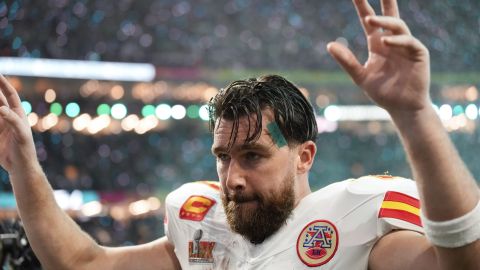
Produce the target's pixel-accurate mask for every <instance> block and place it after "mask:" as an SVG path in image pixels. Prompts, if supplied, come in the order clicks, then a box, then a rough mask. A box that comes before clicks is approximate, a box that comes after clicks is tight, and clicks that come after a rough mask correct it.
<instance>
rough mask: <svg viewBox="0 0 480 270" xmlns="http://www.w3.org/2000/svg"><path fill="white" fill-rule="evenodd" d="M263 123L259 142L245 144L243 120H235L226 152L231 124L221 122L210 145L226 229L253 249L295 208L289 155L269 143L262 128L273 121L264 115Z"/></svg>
mask: <svg viewBox="0 0 480 270" xmlns="http://www.w3.org/2000/svg"><path fill="white" fill-rule="evenodd" d="M262 118H263V119H262V120H263V130H262V134H261V136H260V138H259V139H258V140H257V141H255V142H252V143H248V144H245V143H244V138H245V137H246V136H247V133H248V132H249V130H248V124H249V123H248V118H244V119H240V125H239V129H238V133H237V140H236V141H235V143H234V144H233V147H232V148H231V149H228V148H227V145H228V142H229V139H230V135H231V134H230V133H231V130H232V125H233V124H232V122H231V121H227V120H224V119H220V120H219V121H220V122H219V123H218V124H217V127H216V129H215V131H214V143H213V146H212V151H213V153H214V155H215V156H216V157H217V172H218V175H219V178H220V181H221V184H222V190H223V194H222V202H223V205H224V208H225V213H226V216H227V221H228V224H229V225H230V228H231V229H232V230H233V231H234V232H237V233H239V234H241V235H243V236H244V237H245V238H247V239H248V240H250V242H252V243H254V244H259V243H262V242H263V241H264V240H265V239H266V238H268V237H269V236H271V235H272V234H273V233H275V232H276V231H277V230H278V229H279V228H280V227H282V225H284V224H285V221H286V220H287V218H288V217H289V216H290V214H291V212H292V210H293V208H294V206H295V203H296V198H295V179H296V176H295V170H294V168H295V163H294V151H292V150H291V149H290V148H289V147H288V146H283V147H280V148H279V147H278V146H277V145H276V144H275V142H274V141H272V137H271V136H270V134H269V132H268V130H267V129H266V126H267V124H268V123H269V122H270V121H271V120H270V119H273V117H271V115H270V114H269V112H268V111H267V112H265V113H264V115H263V117H262ZM251 121H254V120H251Z"/></svg>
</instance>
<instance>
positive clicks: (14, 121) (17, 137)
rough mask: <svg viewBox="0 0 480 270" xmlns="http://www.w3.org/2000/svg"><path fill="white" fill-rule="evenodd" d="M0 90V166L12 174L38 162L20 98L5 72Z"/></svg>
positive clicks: (1, 78)
mask: <svg viewBox="0 0 480 270" xmlns="http://www.w3.org/2000/svg"><path fill="white" fill-rule="evenodd" d="M0 90H1V91H0V165H1V166H2V167H3V168H4V169H5V170H7V171H8V172H9V174H10V175H11V176H12V174H20V173H23V172H26V171H28V170H30V169H33V168H34V166H36V165H38V161H37V157H36V152H35V145H34V143H33V138H32V132H31V129H30V125H29V124H28V121H27V117H26V115H25V112H24V111H23V108H22V105H21V102H20V98H19V96H18V94H17V91H16V90H15V88H13V86H12V85H11V84H10V83H9V82H8V81H7V79H5V77H3V76H2V75H0Z"/></svg>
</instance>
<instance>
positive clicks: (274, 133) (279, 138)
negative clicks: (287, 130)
mask: <svg viewBox="0 0 480 270" xmlns="http://www.w3.org/2000/svg"><path fill="white" fill-rule="evenodd" d="M267 129H268V132H270V136H271V137H272V141H273V142H274V143H275V144H276V145H277V146H278V148H281V147H283V146H285V145H287V140H285V137H283V134H282V131H281V130H280V128H279V127H278V125H277V123H276V122H271V123H269V124H268V125H267Z"/></svg>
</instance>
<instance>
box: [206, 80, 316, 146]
mask: <svg viewBox="0 0 480 270" xmlns="http://www.w3.org/2000/svg"><path fill="white" fill-rule="evenodd" d="M208 105H209V106H208V107H209V116H210V120H209V121H210V122H209V124H210V131H211V132H213V131H214V129H215V125H216V124H218V122H217V120H218V119H225V120H228V121H233V128H232V131H231V133H230V139H229V143H228V146H227V148H228V149H230V148H231V147H232V146H233V144H234V143H235V141H236V139H237V132H238V127H239V122H240V118H242V117H248V120H249V121H248V122H249V126H248V134H249V135H248V136H247V137H246V138H245V141H244V143H246V144H248V143H252V142H255V141H256V140H258V138H259V137H260V135H261V133H262V110H264V109H267V108H268V109H271V110H272V111H273V115H274V118H275V122H276V123H277V125H278V127H279V128H280V131H281V132H282V135H283V136H284V137H285V139H286V141H287V143H288V145H289V146H292V145H297V144H301V143H304V142H306V141H314V142H315V140H316V138H317V133H318V129H317V122H316V119H315V114H314V112H313V107H312V105H311V104H310V103H309V102H308V100H307V99H306V98H305V96H304V95H303V93H302V92H301V91H300V89H298V88H297V87H296V86H295V85H294V84H293V83H291V82H289V81H288V80H287V79H285V78H283V77H281V76H278V75H265V76H261V77H258V78H253V79H248V80H239V81H234V82H232V83H231V84H229V85H228V86H227V87H226V88H224V89H221V90H220V91H219V93H218V94H217V95H216V96H215V97H213V98H212V99H211V100H210V102H209V104H208ZM252 116H256V117H254V118H252ZM253 119H255V123H252V122H251V121H250V120H253ZM252 130H253V132H252Z"/></svg>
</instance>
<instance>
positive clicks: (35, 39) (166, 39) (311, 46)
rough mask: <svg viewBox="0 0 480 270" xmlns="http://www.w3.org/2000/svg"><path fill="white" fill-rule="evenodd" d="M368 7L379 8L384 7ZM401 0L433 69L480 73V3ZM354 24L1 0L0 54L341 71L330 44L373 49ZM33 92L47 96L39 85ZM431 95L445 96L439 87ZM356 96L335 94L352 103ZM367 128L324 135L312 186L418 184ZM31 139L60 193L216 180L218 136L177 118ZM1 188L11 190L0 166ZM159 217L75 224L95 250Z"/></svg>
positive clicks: (344, 4) (151, 231) (60, 0)
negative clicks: (390, 180)
mask: <svg viewBox="0 0 480 270" xmlns="http://www.w3.org/2000/svg"><path fill="white" fill-rule="evenodd" d="M371 2H372V4H373V5H374V6H375V7H376V9H377V10H380V7H379V1H371ZM399 2H400V3H399V5H400V10H401V13H402V16H403V18H405V20H406V21H408V23H409V25H410V27H411V30H412V32H413V33H414V35H415V36H417V37H418V38H419V39H420V40H421V41H422V42H424V43H425V44H426V45H427V47H429V48H430V51H431V55H432V69H433V70H434V71H455V72H458V71H462V72H469V71H478V70H479V63H480V50H478V48H477V47H478V45H477V44H480V33H479V32H480V19H479V18H478V12H479V11H480V1H478V0H464V1H461V2H460V1H454V0H438V1H421V0H407V1H399ZM355 17H356V15H355V10H354V8H353V6H352V4H351V0H337V1H327V0H321V1H313V0H310V1H308V0H274V1H259V0H228V1H213V0H198V1H174V0H161V1H159V0H157V1H153V0H145V1H143V0H142V1H134V0H118V1H109V0H97V1H93V0H78V1H73V0H46V1H28V0H10V1H1V2H0V56H19V57H33V58H58V59H78V60H101V61H122V62H148V63H153V64H154V65H155V66H157V67H166V68H176V67H181V68H183V67H187V68H190V67H194V68H195V67H198V68H212V69H272V70H289V69H312V70H316V69H321V70H337V71H338V69H339V68H338V66H337V64H336V63H334V62H333V60H332V59H331V58H330V57H329V56H328V55H327V52H326V48H325V47H326V44H327V42H329V41H331V40H339V41H341V42H344V43H346V44H348V46H349V47H350V48H351V49H353V50H354V51H357V52H359V54H358V55H359V57H360V58H361V59H365V58H366V48H365V46H366V42H365V39H364V35H363V32H362V30H361V27H360V25H359V23H358V21H357V20H356V19H353V18H355ZM63 83H64V84H68V85H70V87H71V88H72V89H73V90H72V91H78V89H80V87H77V86H75V87H72V85H78V84H81V83H79V82H78V81H72V82H68V81H67V82H65V81H64V82H63ZM222 83H223V82H222ZM465 83H468V82H465ZM35 87H38V89H35V91H37V90H38V91H45V89H46V88H47V87H43V86H42V85H41V84H39V83H37V84H36V86H35ZM435 87H436V89H437V90H438V91H437V94H438V95H440V94H439V93H440V92H441V90H442V87H443V86H435ZM25 88H28V87H27V86H26V87H25ZM127 88H128V87H126V89H127ZM327 88H328V87H327ZM60 90H63V92H64V93H63V95H64V96H68V97H66V99H67V98H68V99H70V98H71V97H70V96H74V97H75V98H78V96H79V93H78V92H75V93H74V94H71V92H72V91H70V90H71V89H68V87H65V88H64V89H60ZM347 90H352V89H351V87H350V89H347ZM69 91H70V93H69ZM462 91H463V90H462ZM355 93H356V92H355ZM462 93H463V92H462ZM475 93H476V92H475ZM23 94H24V95H23V96H28V95H37V94H38V93H33V94H32V93H23ZM59 95H60V94H59ZM357 96H358V95H357ZM317 97H318V96H313V95H312V97H311V101H312V103H315V104H316V105H315V106H317V109H318V106H319V100H318V98H317ZM362 97H363V96H362ZM92 98H93V97H92V96H86V97H85V96H84V97H82V98H81V100H80V105H81V106H84V107H88V106H89V104H88V103H92V102H91V100H92ZM182 98H183V99H185V97H182ZM182 98H178V99H179V100H181V99H182ZM315 98H317V100H315ZM347 98H348V99H349V100H346V99H347ZM353 98H354V97H350V96H348V95H347V94H345V95H343V94H341V95H339V97H338V99H339V100H341V101H343V102H345V103H347V102H348V101H350V102H352V100H353ZM462 98H463V96H462ZM477 98H478V97H477V96H475V97H474V98H472V101H475V100H476V99H477ZM105 99H106V98H105ZM342 99H343V100H342ZM39 100H40V101H41V100H42V97H41V96H40V97H37V100H36V101H37V102H39ZM199 100H200V98H197V99H196V100H195V102H199ZM154 101H155V102H157V101H159V100H154ZM42 102H43V101H42ZM361 102H364V100H363V101H361ZM97 103H98V102H97ZM352 103H359V102H358V100H356V101H353V102H352ZM92 104H93V103H92ZM34 105H35V104H34ZM95 105H96V104H95ZM46 106H47V105H45V111H48V110H47V109H46V108H47V107H46ZM34 107H35V106H34ZM92 108H93V105H92ZM92 110H93V109H92ZM351 124H352V125H366V123H356V124H353V123H351ZM370 126H371V127H373V128H372V129H373V130H374V132H359V130H360V129H357V130H356V129H355V128H349V129H342V128H340V129H338V130H337V131H335V132H334V133H322V134H320V136H319V139H318V141H317V145H318V154H317V161H316V163H315V165H314V167H313V169H312V171H311V185H312V187H313V188H314V189H316V188H320V187H322V186H325V185H327V184H329V183H332V182H334V181H338V180H343V179H346V178H350V177H358V176H361V175H365V174H384V173H385V174H392V175H401V176H406V177H411V173H410V170H409V168H408V165H407V161H406V160H405V154H404V152H403V149H402V147H401V145H400V142H399V140H398V138H397V137H396V135H395V134H394V133H393V132H391V131H392V127H391V125H390V124H386V123H385V122H373V124H372V123H370ZM385 130H390V132H383V131H385ZM34 137H35V143H36V147H37V153H38V158H39V160H40V162H41V164H42V166H43V168H44V170H45V172H46V174H47V176H48V179H49V180H50V182H51V183H52V186H53V188H54V189H64V190H68V191H72V190H75V189H80V190H95V191H126V192H132V193H135V194H137V195H138V196H140V197H147V196H151V195H152V194H158V193H162V194H165V193H167V192H168V191H171V190H173V189H175V188H176V187H178V186H179V185H181V184H182V183H185V182H188V181H192V180H216V178H217V176H216V175H217V174H216V169H215V160H214V158H213V156H212V155H211V154H210V146H211V142H212V137H211V135H210V134H209V133H208V128H207V126H206V123H205V122H202V121H200V120H198V119H197V120H191V119H190V120H189V119H185V120H182V121H175V122H173V121H172V123H171V124H170V125H169V127H168V129H165V130H162V131H161V132H147V133H145V134H143V135H138V134H135V133H133V132H122V133H120V134H116V135H95V136H91V135H90V136H89V135H85V134H81V133H78V132H75V131H73V130H71V131H68V132H55V131H51V132H35V133H34ZM452 138H453V140H454V142H455V143H456V145H457V147H458V148H459V151H460V153H461V155H462V157H463V158H464V160H465V161H466V163H467V165H468V166H469V168H470V169H471V170H472V172H473V174H474V175H475V176H476V177H477V179H478V178H479V177H480V167H479V166H476V164H478V161H479V157H478V155H477V154H476V151H472V148H473V149H475V148H476V147H477V145H478V144H479V142H480V132H479V131H478V130H477V129H474V130H471V131H470V132H466V133H464V132H462V133H460V132H459V133H452ZM0 191H6V192H10V191H11V186H10V183H9V180H8V176H7V174H6V173H5V171H3V170H2V169H1V168H0ZM162 219H163V217H162V216H161V215H158V216H155V215H147V216H139V217H131V218H130V219H128V221H119V220H115V219H113V218H112V217H111V216H108V215H107V216H98V217H93V218H88V219H85V218H83V219H82V218H79V219H77V222H78V223H79V224H80V225H81V226H82V227H83V228H84V229H86V230H87V231H88V232H89V233H91V234H92V235H93V236H94V237H95V239H97V241H99V242H100V243H103V244H106V245H129V244H137V243H143V242H146V241H150V240H153V239H155V238H158V237H159V236H161V235H162V234H163V224H162Z"/></svg>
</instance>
